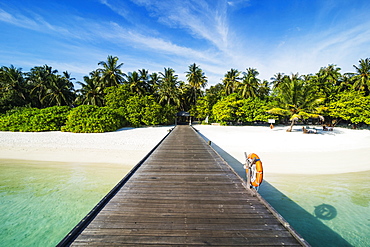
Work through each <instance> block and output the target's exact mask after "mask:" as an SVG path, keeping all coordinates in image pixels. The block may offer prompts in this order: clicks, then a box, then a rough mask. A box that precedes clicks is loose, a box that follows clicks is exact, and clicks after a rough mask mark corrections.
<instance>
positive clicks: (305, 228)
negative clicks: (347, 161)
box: [198, 132, 352, 247]
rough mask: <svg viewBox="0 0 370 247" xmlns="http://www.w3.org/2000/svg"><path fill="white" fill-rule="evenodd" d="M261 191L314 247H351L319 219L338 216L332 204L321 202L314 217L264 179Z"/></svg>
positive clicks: (242, 173) (229, 158)
mask: <svg viewBox="0 0 370 247" xmlns="http://www.w3.org/2000/svg"><path fill="white" fill-rule="evenodd" d="M198 133H199V134H200V135H201V136H202V137H203V138H204V139H205V140H206V141H212V140H209V139H208V138H207V137H206V136H204V135H203V134H202V133H200V132H198ZM211 145H212V147H213V149H214V150H215V151H216V152H218V153H219V154H220V155H221V156H222V158H223V159H225V160H226V161H227V162H228V164H229V165H230V166H231V167H232V168H233V169H234V170H235V172H236V173H238V175H239V176H240V177H242V178H244V179H246V174H245V170H244V168H243V164H242V163H240V162H239V161H238V160H237V159H235V158H234V157H233V156H231V155H230V154H229V153H227V152H226V151H225V150H223V149H222V148H220V147H219V146H218V145H217V144H216V143H213V142H212V144H211ZM259 193H260V194H261V195H262V197H263V198H264V199H265V200H266V201H267V202H268V203H269V204H270V205H271V206H272V207H273V208H275V209H276V210H277V211H278V212H279V214H281V215H282V216H283V217H284V219H285V220H286V221H288V222H289V224H290V225H291V226H292V227H293V228H294V229H295V230H296V231H297V232H298V233H299V234H300V235H301V236H302V237H303V238H304V239H305V240H306V241H307V242H308V243H309V244H310V245H311V246H326V247H337V246H343V247H346V246H349V247H350V246H352V245H351V244H350V243H348V242H347V241H346V240H345V239H344V238H342V237H341V236H340V235H339V234H338V233H336V232H335V231H333V230H332V229H330V228H329V227H327V226H326V225H325V224H323V223H322V222H321V221H320V219H321V220H331V219H333V218H335V217H336V215H337V212H336V209H335V208H334V207H333V206H331V205H328V204H321V205H318V206H317V207H315V215H316V217H315V215H312V214H311V213H309V212H307V211H306V210H305V209H303V208H302V207H300V206H299V205H298V204H297V203H295V202H294V201H292V200H291V199H290V198H288V197H287V196H286V195H284V194H283V193H282V192H280V191H279V190H278V189H276V188H275V187H274V186H273V185H272V184H270V183H269V182H268V181H266V180H264V181H263V183H262V185H261V187H260V189H259ZM282 202H283V203H282ZM302 222H304V224H302Z"/></svg>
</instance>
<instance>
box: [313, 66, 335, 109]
mask: <svg viewBox="0 0 370 247" xmlns="http://www.w3.org/2000/svg"><path fill="white" fill-rule="evenodd" d="M340 70H341V69H340V68H339V67H336V65H334V64H330V65H328V66H327V67H322V68H320V70H319V72H318V73H316V75H315V76H313V77H312V82H313V84H314V85H315V86H316V87H317V89H318V92H320V93H322V94H323V95H324V97H325V101H324V103H325V104H328V103H330V101H331V100H332V97H333V96H335V95H336V93H337V90H338V85H339V82H340V80H341V78H342V74H341V73H340Z"/></svg>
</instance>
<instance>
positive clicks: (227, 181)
mask: <svg viewBox="0 0 370 247" xmlns="http://www.w3.org/2000/svg"><path fill="white" fill-rule="evenodd" d="M246 187H247V186H246V184H245V182H244V181H242V180H241V179H240V178H239V177H238V176H237V175H236V174H235V173H234V171H233V170H232V169H231V168H230V167H229V166H228V165H227V164H226V163H225V162H224V161H223V159H222V158H221V157H220V156H219V155H218V154H217V153H215V152H214V150H213V149H212V148H210V147H209V145H208V144H207V143H206V142H205V141H204V140H203V139H202V138H201V137H200V136H199V135H198V134H197V133H196V132H195V131H194V130H193V129H191V128H190V127H189V126H177V127H176V128H175V129H174V131H173V132H172V133H171V134H170V135H169V136H168V137H167V138H166V140H165V141H164V142H163V143H161V145H159V147H158V148H157V149H156V150H155V151H154V152H153V153H152V154H151V155H150V157H149V158H148V159H147V160H146V161H145V162H144V164H143V165H142V166H141V167H140V168H138V170H137V171H136V172H135V174H134V175H133V176H132V177H131V178H130V180H129V181H127V183H126V184H125V185H124V186H123V187H122V188H121V189H120V190H119V191H118V192H117V193H116V195H115V196H114V197H113V198H112V199H111V200H110V201H109V203H108V204H107V205H106V206H105V207H104V208H103V209H102V210H101V211H100V213H99V214H98V215H97V216H96V217H95V219H94V220H93V221H92V222H91V223H90V224H89V225H88V226H87V227H86V228H85V229H84V230H83V232H82V233H81V234H80V235H79V236H78V237H77V239H76V240H75V241H74V242H73V243H72V245H73V246H81V245H89V246H182V245H183V246H190V245H194V246H199V245H215V246H281V245H287V246H302V245H303V244H302V242H300V241H298V240H297V239H296V238H295V237H294V236H293V235H292V234H291V232H289V231H288V230H287V228H285V227H284V225H283V224H282V223H281V222H280V221H279V220H278V219H277V218H276V217H275V216H274V215H273V213H272V212H271V211H270V210H269V209H268V208H267V207H266V205H265V204H263V203H261V201H260V200H259V198H257V197H255V196H254V195H253V193H251V191H250V190H248V189H246Z"/></svg>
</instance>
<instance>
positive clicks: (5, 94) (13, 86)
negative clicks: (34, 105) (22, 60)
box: [0, 65, 28, 106]
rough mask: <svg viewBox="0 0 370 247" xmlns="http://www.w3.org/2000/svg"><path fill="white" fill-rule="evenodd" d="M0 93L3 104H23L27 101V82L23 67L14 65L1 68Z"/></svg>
mask: <svg viewBox="0 0 370 247" xmlns="http://www.w3.org/2000/svg"><path fill="white" fill-rule="evenodd" d="M0 94H1V101H3V102H2V105H5V104H10V105H11V106H22V105H24V104H26V103H27V101H28V99H27V94H28V93H27V84H26V81H25V79H24V77H23V72H22V69H20V68H16V67H14V66H13V65H10V67H6V66H3V67H1V68H0ZM4 101H9V102H7V103H5V102H4Z"/></svg>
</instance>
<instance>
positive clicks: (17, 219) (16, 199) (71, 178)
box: [0, 150, 370, 247]
mask: <svg viewBox="0 0 370 247" xmlns="http://www.w3.org/2000/svg"><path fill="white" fill-rule="evenodd" d="M217 151H219V152H220V153H221V154H222V155H223V156H224V158H225V159H226V160H227V161H228V162H229V163H230V164H231V165H232V166H234V168H235V170H236V171H237V172H238V173H239V174H240V175H241V176H243V177H245V174H244V170H243V169H242V165H241V164H240V163H239V162H238V161H236V160H235V159H233V158H232V157H231V156H228V155H227V154H226V153H223V152H222V150H217ZM129 170H130V166H125V165H109V164H71V163H50V162H34V161H29V162H25V161H14V160H0V222H1V223H0V239H1V243H0V246H55V245H56V244H57V243H58V242H59V241H60V240H61V239H62V238H63V237H64V236H65V235H66V234H67V233H68V232H69V231H70V230H71V229H72V228H73V227H74V226H75V225H76V224H77V223H78V222H79V221H80V220H81V219H82V218H83V217H84V216H85V215H86V214H87V213H88V212H89V211H90V210H91V209H92V208H93V207H94V206H95V205H96V204H97V203H98V202H99V201H100V199H101V198H102V197H103V196H105V195H106V194H107V193H108V191H110V190H111V189H112V188H113V187H114V186H115V185H116V184H117V183H118V181H119V180H120V179H121V178H123V177H124V175H125V174H126V173H127V172H128V171H129ZM369 177H370V171H367V172H359V173H346V174H336V175H285V174H269V173H268V171H265V180H264V182H263V184H262V186H261V188H260V190H259V192H260V194H262V196H263V197H264V198H265V199H266V200H267V201H268V202H269V203H270V204H271V205H272V206H273V207H274V208H275V209H276V210H277V211H278V212H279V213H280V214H281V215H282V216H283V217H284V218H285V219H286V220H287V221H288V222H289V223H290V224H291V225H292V226H293V227H294V229H295V230H296V231H297V232H299V234H301V235H302V236H303V237H304V238H305V239H306V240H307V241H308V242H309V243H310V244H311V245H312V246H359V247H362V246H363V247H365V246H369V243H370V179H369Z"/></svg>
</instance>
